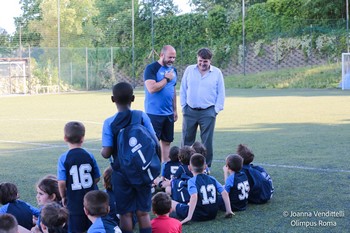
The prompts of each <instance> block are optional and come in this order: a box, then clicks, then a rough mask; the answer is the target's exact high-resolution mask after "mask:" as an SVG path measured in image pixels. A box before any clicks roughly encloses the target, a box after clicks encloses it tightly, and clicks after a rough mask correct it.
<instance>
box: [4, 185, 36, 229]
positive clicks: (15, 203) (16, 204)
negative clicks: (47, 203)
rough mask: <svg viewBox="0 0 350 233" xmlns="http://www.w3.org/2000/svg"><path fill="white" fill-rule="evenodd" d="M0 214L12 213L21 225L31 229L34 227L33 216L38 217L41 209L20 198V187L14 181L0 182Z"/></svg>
mask: <svg viewBox="0 0 350 233" xmlns="http://www.w3.org/2000/svg"><path fill="white" fill-rule="evenodd" d="M0 204H1V205H3V206H1V207H0V215H2V214H11V215H13V216H14V217H15V218H16V219H17V222H18V224H19V225H21V226H23V227H24V228H26V229H28V230H31V229H32V227H33V225H34V224H33V216H35V217H38V216H39V214H40V211H39V209H37V208H34V207H33V206H31V205H30V204H28V203H26V202H24V201H22V200H19V199H18V189H17V186H16V185H15V184H12V183H6V182H5V183H0Z"/></svg>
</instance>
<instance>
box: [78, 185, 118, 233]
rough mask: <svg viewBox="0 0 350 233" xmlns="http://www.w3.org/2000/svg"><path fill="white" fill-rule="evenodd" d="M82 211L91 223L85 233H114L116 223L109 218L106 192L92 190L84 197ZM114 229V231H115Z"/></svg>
mask: <svg viewBox="0 0 350 233" xmlns="http://www.w3.org/2000/svg"><path fill="white" fill-rule="evenodd" d="M84 211H85V214H86V216H87V217H88V218H89V219H90V221H91V222H92V225H91V226H90V228H89V230H88V231H87V233H115V232H117V229H118V230H119V228H118V227H117V222H114V221H113V219H112V218H111V217H109V215H108V213H109V198H108V194H107V193H106V192H103V191H100V190H93V191H91V192H88V193H87V194H86V195H85V196H84ZM115 228H116V229H115Z"/></svg>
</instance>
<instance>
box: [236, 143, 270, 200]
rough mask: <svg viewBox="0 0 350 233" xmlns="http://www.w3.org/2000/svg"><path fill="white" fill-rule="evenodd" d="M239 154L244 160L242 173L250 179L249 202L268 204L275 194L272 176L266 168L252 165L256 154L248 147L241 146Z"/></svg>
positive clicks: (238, 150) (238, 148) (239, 146)
mask: <svg viewBox="0 0 350 233" xmlns="http://www.w3.org/2000/svg"><path fill="white" fill-rule="evenodd" d="M237 154H239V155H240V156H241V157H242V158H243V168H242V171H243V172H244V173H245V174H246V175H247V177H248V182H249V186H250V191H249V197H248V202H250V203H254V204H264V203H266V202H267V201H268V200H270V199H271V198H272V195H273V192H274V187H273V184H272V179H271V177H270V175H269V174H267V172H266V170H265V169H264V168H262V167H260V166H254V165H253V164H252V162H253V160H254V154H253V152H252V151H251V150H250V149H249V148H248V147H247V146H246V145H243V144H239V145H238V147H237Z"/></svg>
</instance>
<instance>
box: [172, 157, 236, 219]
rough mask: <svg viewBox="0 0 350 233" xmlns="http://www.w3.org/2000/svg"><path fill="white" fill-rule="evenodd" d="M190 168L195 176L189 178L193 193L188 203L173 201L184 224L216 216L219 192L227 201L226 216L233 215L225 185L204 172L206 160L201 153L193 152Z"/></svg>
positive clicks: (191, 192)
mask: <svg viewBox="0 0 350 233" xmlns="http://www.w3.org/2000/svg"><path fill="white" fill-rule="evenodd" d="M189 167H190V170H191V171H192V173H193V177H192V178H191V179H189V180H188V182H187V183H188V192H189V194H190V195H191V198H190V202H189V203H188V204H181V203H178V202H176V201H173V202H172V208H173V210H175V211H176V214H177V216H178V217H179V218H181V219H183V220H182V221H181V223H182V224H184V223H186V222H189V221H191V220H193V221H208V220H212V219H215V218H216V215H217V212H218V209H219V204H218V198H217V196H218V193H221V196H222V198H223V201H224V203H225V209H226V214H225V217H226V218H230V217H232V215H233V212H232V211H231V205H230V200H229V196H228V193H227V192H226V190H225V189H224V187H223V186H222V185H221V184H220V183H219V182H218V181H217V180H216V179H215V178H214V177H212V176H208V175H206V174H204V171H205V167H206V161H205V157H204V156H203V155H201V154H198V153H196V154H193V155H192V157H191V161H190V166H189Z"/></svg>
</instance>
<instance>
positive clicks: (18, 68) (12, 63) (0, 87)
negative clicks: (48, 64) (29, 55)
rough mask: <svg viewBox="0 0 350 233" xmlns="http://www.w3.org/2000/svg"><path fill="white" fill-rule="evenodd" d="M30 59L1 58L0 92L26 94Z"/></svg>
mask: <svg viewBox="0 0 350 233" xmlns="http://www.w3.org/2000/svg"><path fill="white" fill-rule="evenodd" d="M27 65H28V59H25V58H17V59H16V58H0V94H5V95H7V94H26V93H27V92H28V90H27V70H26V67H27Z"/></svg>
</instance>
